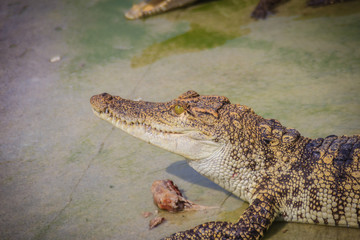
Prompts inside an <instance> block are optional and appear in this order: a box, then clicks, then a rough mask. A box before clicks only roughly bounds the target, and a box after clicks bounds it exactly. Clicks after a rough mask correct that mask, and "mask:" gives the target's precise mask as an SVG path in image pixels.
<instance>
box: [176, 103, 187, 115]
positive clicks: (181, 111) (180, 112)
mask: <svg viewBox="0 0 360 240" xmlns="http://www.w3.org/2000/svg"><path fill="white" fill-rule="evenodd" d="M174 111H175V113H176V114H177V115H180V114H182V113H183V112H184V111H185V109H184V108H183V107H182V106H179V105H176V106H175V107H174Z"/></svg>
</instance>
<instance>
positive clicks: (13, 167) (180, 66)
mask: <svg viewBox="0 0 360 240" xmlns="http://www.w3.org/2000/svg"><path fill="white" fill-rule="evenodd" d="M135 2H137V1H135V0H134V1H131V0H129V1H125V0H90V1H89V0H79V1H55V0H46V1H45V0H32V1H30V0H18V1H11V0H3V1H1V2H0V101H1V104H0V128H1V132H0V203H1V205H0V239H158V238H161V237H164V236H167V235H169V234H171V233H173V232H176V231H180V230H185V229H188V228H190V227H192V226H195V225H197V224H200V223H202V222H205V221H209V220H232V221H234V220H236V219H237V217H238V216H239V215H240V214H241V212H242V211H243V210H244V209H245V208H246V206H247V204H246V203H244V202H242V201H241V200H240V199H238V198H236V197H234V196H232V195H231V194H230V193H228V192H226V191H225V190H222V189H221V188H220V187H218V186H216V185H215V184H213V183H211V182H210V181H208V180H207V179H205V178H203V177H201V176H200V175H199V174H197V173H196V172H195V171H194V170H192V169H191V168H190V167H189V166H188V165H187V164H186V161H185V160H184V159H183V158H182V157H179V156H176V155H174V154H171V153H168V152H166V151H163V150H161V149H158V148H156V147H153V146H150V145H148V144H146V143H143V142H141V141H138V140H136V139H134V138H133V137H131V136H128V135H126V134H125V133H123V132H121V131H120V130H117V129H114V128H112V126H110V124H108V123H106V122H104V121H102V120H100V119H98V118H96V117H95V116H94V115H93V114H92V111H91V108H90V105H89V98H90V97H91V96H92V95H94V94H98V93H102V92H109V93H111V94H115V95H120V96H122V97H125V98H132V99H135V98H139V97H141V98H142V99H144V100H151V101H165V100H170V99H172V98H175V97H176V96H178V95H180V94H181V93H183V92H185V91H187V90H189V89H193V90H196V91H198V92H199V93H201V94H217V95H224V96H227V97H228V98H229V99H230V100H231V101H232V102H233V103H241V104H245V105H248V106H250V107H252V108H253V109H254V110H255V111H256V112H257V113H259V114H261V115H262V116H264V117H267V118H276V119H279V120H280V121H281V122H282V123H283V124H284V125H285V126H288V127H294V128H297V129H298V130H299V131H300V132H301V133H302V134H303V135H305V136H309V137H320V136H327V135H330V134H338V135H343V134H346V135H351V134H359V133H360V98H359V91H360V68H359V65H360V49H359V44H360V3H359V1H354V2H348V3H344V4H339V5H334V6H329V7H325V8H316V9H312V8H306V7H305V3H304V1H299V0H292V1H289V2H287V3H285V4H283V5H281V6H280V7H279V8H278V9H277V10H278V11H277V14H276V15H275V16H271V17H269V18H268V19H267V20H265V21H254V20H251V19H250V18H249V14H250V12H251V10H252V9H253V7H254V6H255V5H256V1H254V0H251V1H250V0H248V1H240V0H221V1H211V2H208V3H201V4H198V5H194V6H192V7H189V8H184V9H180V10H178V11H173V12H170V13H167V14H163V15H160V16H156V17H153V18H148V19H146V20H138V21H127V20H125V19H124V18H123V13H124V12H125V11H126V10H127V9H129V8H130V7H131V5H132V4H133V3H135ZM57 57H58V58H57ZM51 60H52V61H53V62H51ZM166 178H170V179H173V180H174V181H175V182H176V183H177V184H178V185H179V186H180V188H181V190H183V191H184V193H185V195H186V196H187V197H188V198H189V199H190V200H192V201H194V202H196V203H199V204H202V205H209V206H219V207H220V208H219V209H214V210H208V211H204V212H196V213H194V212H193V213H179V214H169V213H165V212H160V213H159V214H160V215H162V216H165V217H166V218H167V222H166V223H164V224H163V225H161V226H159V227H158V228H155V229H153V230H151V231H149V230H148V222H149V219H145V218H144V217H143V216H142V213H143V212H145V211H149V212H153V213H155V211H156V207H155V206H154V204H153V203H152V197H151V193H150V186H151V183H152V182H153V181H154V180H157V179H166ZM209 196H211V197H209ZM359 237H360V230H358V229H347V228H335V227H326V226H315V225H307V224H295V223H275V224H274V225H273V226H272V227H271V229H270V231H269V232H268V233H267V235H266V237H265V239H318V240H320V239H326V240H331V239H357V238H359Z"/></svg>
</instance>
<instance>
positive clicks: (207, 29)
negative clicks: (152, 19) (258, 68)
mask: <svg viewBox="0 0 360 240" xmlns="http://www.w3.org/2000/svg"><path fill="white" fill-rule="evenodd" d="M254 4H255V3H254V1H253V0H251V1H232V0H224V1H213V2H206V3H202V4H197V5H195V6H193V7H189V8H186V9H180V10H177V11H179V12H180V13H176V12H175V11H174V12H170V13H165V14H163V15H160V16H157V17H158V18H166V19H167V20H169V21H172V22H178V21H183V22H187V23H189V26H190V28H189V30H187V31H186V32H183V33H180V34H178V35H176V36H174V37H172V38H169V39H166V40H165V41H161V42H156V43H154V44H152V45H150V46H148V47H147V48H146V49H144V50H143V51H142V53H141V55H137V56H134V57H133V58H132V60H131V66H132V67H142V66H145V65H148V64H151V63H154V62H156V61H157V60H160V59H162V58H164V57H168V56H171V55H176V54H182V53H189V52H197V51H203V50H207V49H212V48H215V47H219V46H222V45H224V44H225V43H226V42H227V41H228V40H231V39H234V38H237V37H240V36H242V35H246V34H247V33H248V32H249V30H248V29H246V28H241V26H244V25H246V24H247V23H249V22H251V21H253V20H252V19H251V18H250V12H251V7H252V6H253V5H254ZM245 16H246V17H245Z"/></svg>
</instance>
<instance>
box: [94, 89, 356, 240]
mask: <svg viewBox="0 0 360 240" xmlns="http://www.w3.org/2000/svg"><path fill="white" fill-rule="evenodd" d="M90 102H91V105H92V108H93V111H94V113H95V114H96V115H98V116H99V117H100V118H102V119H105V120H107V121H109V122H111V123H112V124H114V125H115V126H117V127H119V128H121V129H122V130H124V131H126V132H128V133H129V134H131V135H133V136H135V137H138V138H140V139H142V140H144V141H147V142H149V143H152V144H154V145H156V146H159V147H162V148H164V149H167V150H169V151H172V152H175V153H177V154H180V155H182V156H185V157H186V158H187V159H189V164H190V165H191V166H192V167H193V168H194V169H195V170H197V171H198V172H199V173H201V174H202V175H204V176H206V177H208V178H209V179H211V180H212V181H214V182H215V183H217V184H219V185H220V186H222V187H223V188H225V189H226V190H228V191H230V192H232V193H233V194H235V195H237V196H239V197H240V198H241V199H243V200H245V201H248V202H249V203H250V205H249V207H248V208H247V209H246V210H245V212H244V213H243V214H242V215H241V216H240V218H239V220H238V221H237V222H235V223H229V222H208V223H204V224H202V225H199V226H197V227H195V228H193V229H190V230H188V231H184V232H179V233H175V234H173V235H172V236H170V237H169V238H166V239H260V238H261V237H262V236H263V235H264V233H265V231H266V230H267V229H268V228H269V227H270V225H271V223H272V222H273V221H274V219H275V218H276V217H278V218H281V219H283V220H285V221H291V222H303V223H316V224H325V225H331V226H347V227H356V228H359V227H360V200H359V199H360V163H359V158H360V136H359V135H355V136H351V137H348V136H342V137H337V136H328V137H326V138H325V139H323V138H317V139H310V138H306V137H303V136H301V135H300V133H299V132H298V131H297V130H295V129H291V128H286V127H284V126H282V125H281V124H280V123H279V122H278V121H277V120H273V119H271V120H268V119H264V118H262V117H261V116H259V115H257V114H255V113H254V111H253V110H252V109H250V108H248V107H246V106H243V105H239V104H231V103H230V101H229V100H228V99H227V98H226V97H221V96H200V95H199V94H197V93H196V92H194V91H188V92H186V93H184V94H183V95H181V96H179V97H178V98H176V99H174V100H172V101H170V102H166V103H151V102H144V101H131V100H126V99H122V98H120V97H115V96H111V95H110V94H106V93H104V94H100V95H96V96H93V97H92V98H91V100H90Z"/></svg>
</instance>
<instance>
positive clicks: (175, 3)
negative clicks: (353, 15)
mask: <svg viewBox="0 0 360 240" xmlns="http://www.w3.org/2000/svg"><path fill="white" fill-rule="evenodd" d="M199 1H200V0H144V1H143V2H140V3H139V4H135V5H133V6H132V8H131V9H130V10H129V11H127V12H126V13H125V17H126V18H127V19H131V20H132V19H138V18H142V17H147V16H151V15H154V14H158V13H162V12H167V11H170V10H173V9H175V8H180V7H183V6H187V5H190V4H192V3H194V2H199ZM344 1H347V0H309V1H308V2H307V5H308V6H313V7H315V6H322V5H330V4H334V3H338V2H344ZM281 2H282V0H260V1H259V3H258V4H257V6H256V7H255V9H254V10H253V12H252V13H251V16H252V17H253V18H255V19H261V18H266V16H267V15H268V14H269V13H270V12H272V11H273V10H274V9H275V7H276V6H277V5H279V4H280V3H281Z"/></svg>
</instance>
